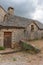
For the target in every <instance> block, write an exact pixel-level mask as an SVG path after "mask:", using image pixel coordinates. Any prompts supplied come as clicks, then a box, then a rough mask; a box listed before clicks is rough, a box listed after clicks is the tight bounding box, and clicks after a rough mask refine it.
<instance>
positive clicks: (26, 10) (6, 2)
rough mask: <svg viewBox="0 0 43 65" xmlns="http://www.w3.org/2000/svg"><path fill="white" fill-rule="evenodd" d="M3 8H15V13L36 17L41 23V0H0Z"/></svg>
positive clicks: (42, 4) (42, 1)
mask: <svg viewBox="0 0 43 65" xmlns="http://www.w3.org/2000/svg"><path fill="white" fill-rule="evenodd" d="M0 5H2V6H3V7H4V8H5V9H7V8H8V7H9V6H12V7H14V8H15V15H17V16H22V17H26V18H31V19H36V20H39V21H40V22H42V23H43V0H0Z"/></svg>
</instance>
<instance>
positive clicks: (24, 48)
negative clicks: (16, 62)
mask: <svg viewBox="0 0 43 65" xmlns="http://www.w3.org/2000/svg"><path fill="white" fill-rule="evenodd" d="M20 45H21V47H22V49H23V50H26V51H27V50H28V51H29V52H34V53H39V52H40V50H39V49H38V48H36V47H33V46H32V45H30V44H27V43H25V42H22V41H21V42H20Z"/></svg>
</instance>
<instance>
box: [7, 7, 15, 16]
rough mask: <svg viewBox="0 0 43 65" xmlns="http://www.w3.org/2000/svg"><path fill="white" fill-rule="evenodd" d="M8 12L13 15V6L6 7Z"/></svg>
mask: <svg viewBox="0 0 43 65" xmlns="http://www.w3.org/2000/svg"><path fill="white" fill-rule="evenodd" d="M8 14H9V15H14V8H13V7H9V8H8Z"/></svg>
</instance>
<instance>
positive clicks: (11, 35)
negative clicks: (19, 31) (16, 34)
mask: <svg viewBox="0 0 43 65" xmlns="http://www.w3.org/2000/svg"><path fill="white" fill-rule="evenodd" d="M5 33H10V34H11V47H12V32H10V31H4V47H5ZM11 47H9V48H11Z"/></svg>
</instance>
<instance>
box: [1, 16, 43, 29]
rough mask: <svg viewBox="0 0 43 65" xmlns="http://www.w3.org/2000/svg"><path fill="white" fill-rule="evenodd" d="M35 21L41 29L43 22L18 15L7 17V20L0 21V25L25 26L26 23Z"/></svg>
mask: <svg viewBox="0 0 43 65" xmlns="http://www.w3.org/2000/svg"><path fill="white" fill-rule="evenodd" d="M33 21H34V22H35V23H36V24H37V26H38V27H39V29H43V24H42V23H40V22H38V21H36V20H32V19H27V18H24V17H19V16H11V17H9V20H7V21H3V22H0V26H7V27H8V26H11V27H24V28H25V27H27V25H28V24H30V23H31V22H33Z"/></svg>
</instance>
